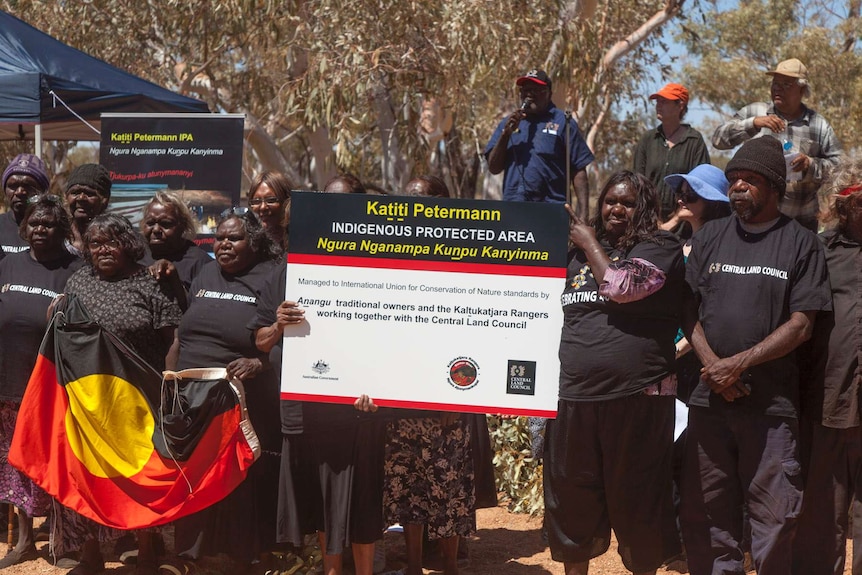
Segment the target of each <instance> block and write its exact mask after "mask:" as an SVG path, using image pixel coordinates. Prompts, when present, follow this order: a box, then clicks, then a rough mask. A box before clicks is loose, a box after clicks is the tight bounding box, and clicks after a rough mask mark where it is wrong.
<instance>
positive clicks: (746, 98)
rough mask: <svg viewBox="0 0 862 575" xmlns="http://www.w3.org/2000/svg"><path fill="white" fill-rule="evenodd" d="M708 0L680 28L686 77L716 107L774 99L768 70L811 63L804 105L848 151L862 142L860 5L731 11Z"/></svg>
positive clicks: (792, 2) (754, 3)
mask: <svg viewBox="0 0 862 575" xmlns="http://www.w3.org/2000/svg"><path fill="white" fill-rule="evenodd" d="M726 6H727V5H726V3H724V2H720V1H719V0H710V1H707V2H702V3H701V13H700V14H699V15H698V16H697V17H693V18H691V19H690V20H688V21H687V22H686V24H685V25H684V26H683V27H682V32H680V33H679V34H678V39H679V40H680V41H681V42H682V43H684V44H685V47H686V49H687V51H688V54H689V60H688V62H687V64H686V66H685V68H684V76H685V81H686V82H687V85H688V87H689V88H690V89H691V90H692V93H693V94H694V95H695V96H696V97H698V98H699V99H700V100H701V101H704V102H706V103H707V104H708V105H710V107H712V108H713V109H714V110H716V111H718V112H721V113H724V114H729V113H733V112H734V111H736V110H738V109H740V108H742V107H743V106H745V105H747V104H750V103H751V102H763V101H769V84H770V78H769V76H766V75H765V74H764V72H766V71H767V70H769V69H772V68H773V67H774V66H775V65H776V64H777V63H778V62H779V61H781V60H785V59H788V58H798V59H800V60H801V61H802V62H803V63H804V64H805V65H806V66H807V68H808V72H809V82H810V85H811V92H812V93H811V97H809V98H807V99H806V101H805V102H806V104H807V105H809V106H810V107H812V108H814V109H815V110H817V111H818V112H819V113H821V114H822V115H823V116H824V117H825V118H826V119H827V120H829V122H830V123H831V124H832V127H833V129H834V130H835V132H836V134H837V136H838V138H839V140H841V142H842V144H843V145H844V148H845V150H848V151H850V150H852V149H854V148H858V147H859V143H860V142H859V133H860V129H862V98H860V97H859V94H862V92H860V89H862V79H860V78H862V51H860V49H859V46H858V39H859V36H860V32H862V19H860V17H859V6H858V3H856V2H853V1H851V2H847V3H846V5H845V3H843V2H837V1H828V2H819V3H811V4H808V3H802V2H799V1H797V0H743V1H740V2H739V4H738V5H737V6H735V7H734V8H733V9H727V7H726Z"/></svg>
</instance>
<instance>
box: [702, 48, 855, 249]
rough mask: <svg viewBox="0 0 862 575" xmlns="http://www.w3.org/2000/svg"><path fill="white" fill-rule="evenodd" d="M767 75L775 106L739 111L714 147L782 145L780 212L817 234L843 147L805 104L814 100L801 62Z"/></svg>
mask: <svg viewBox="0 0 862 575" xmlns="http://www.w3.org/2000/svg"><path fill="white" fill-rule="evenodd" d="M766 75H767V76H772V87H771V90H770V95H771V98H772V102H771V103H769V104H767V103H766V102H755V103H753V104H749V105H748V106H746V107H744V108H743V109H741V110H740V111H738V112H737V113H736V114H735V115H734V116H733V118H732V119H731V120H730V121H728V122H725V123H724V124H722V125H721V126H719V127H718V128H717V129H716V130H715V133H714V134H713V136H712V145H713V146H715V147H716V148H718V149H719V150H730V149H732V148H734V147H736V146H738V145H739V144H741V143H742V142H745V141H747V140H749V139H751V138H758V137H761V136H769V137H771V138H774V139H776V140H778V142H779V143H780V144H781V149H782V153H783V154H784V157H785V161H786V162H787V164H788V165H789V168H788V173H787V177H786V178H785V180H786V183H785V190H786V192H787V193H786V195H785V197H784V198H783V199H782V200H781V202H780V204H779V207H780V209H781V211H782V212H783V213H785V214H787V215H788V216H790V217H791V218H796V220H797V221H798V222H799V223H801V224H802V225H803V226H805V227H807V228H808V229H810V230H812V231H815V232H816V231H817V210H818V206H817V190H819V189H820V185H821V184H822V183H823V181H824V180H825V179H826V178H827V176H828V175H829V171H830V170H831V169H832V168H834V167H835V166H836V165H837V164H838V160H839V158H840V157H841V143H840V142H839V141H838V138H837V137H836V136H835V132H834V131H833V130H832V126H830V125H829V122H827V121H826V119H825V118H824V117H823V116H821V115H820V114H818V113H817V112H815V111H814V110H812V109H811V108H809V107H807V106H806V105H805V104H804V103H803V102H802V99H803V98H807V97H808V96H810V95H811V87H810V85H809V84H808V68H806V67H805V65H804V64H803V63H802V62H800V61H799V60H797V59H796V58H791V59H790V60H784V61H783V62H779V64H778V66H776V67H775V69H774V70H770V71H768V72H766Z"/></svg>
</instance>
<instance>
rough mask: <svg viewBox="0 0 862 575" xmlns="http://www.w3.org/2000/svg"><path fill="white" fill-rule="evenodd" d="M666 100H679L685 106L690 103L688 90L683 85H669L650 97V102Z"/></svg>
mask: <svg viewBox="0 0 862 575" xmlns="http://www.w3.org/2000/svg"><path fill="white" fill-rule="evenodd" d="M656 98H665V99H666V100H679V101H680V102H682V103H683V104H687V103H688V90H686V89H685V86H683V85H682V84H668V85H666V86H665V87H664V88H662V89H661V90H659V91H658V92H656V93H655V94H653V95H651V96H650V97H649V99H650V100H655V99H656Z"/></svg>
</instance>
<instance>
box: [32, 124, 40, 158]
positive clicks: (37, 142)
mask: <svg viewBox="0 0 862 575" xmlns="http://www.w3.org/2000/svg"><path fill="white" fill-rule="evenodd" d="M34 138H35V140H36V142H35V145H36V157H37V158H39V159H42V124H36V131H35V132H34Z"/></svg>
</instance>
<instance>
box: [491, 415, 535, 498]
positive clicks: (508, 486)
mask: <svg viewBox="0 0 862 575" xmlns="http://www.w3.org/2000/svg"><path fill="white" fill-rule="evenodd" d="M488 429H489V430H490V432H491V449H492V450H493V451H494V478H495V479H496V482H497V492H498V493H502V494H503V495H504V496H505V497H506V499H507V500H508V501H507V503H508V508H509V510H510V511H513V512H515V513H529V514H531V515H539V514H542V513H544V510H545V492H544V489H543V487H542V462H541V460H538V459H536V458H534V457H533V455H532V452H531V450H530V431H529V429H528V427H527V418H526V417H518V418H515V419H501V418H499V417H494V416H489V417H488Z"/></svg>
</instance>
